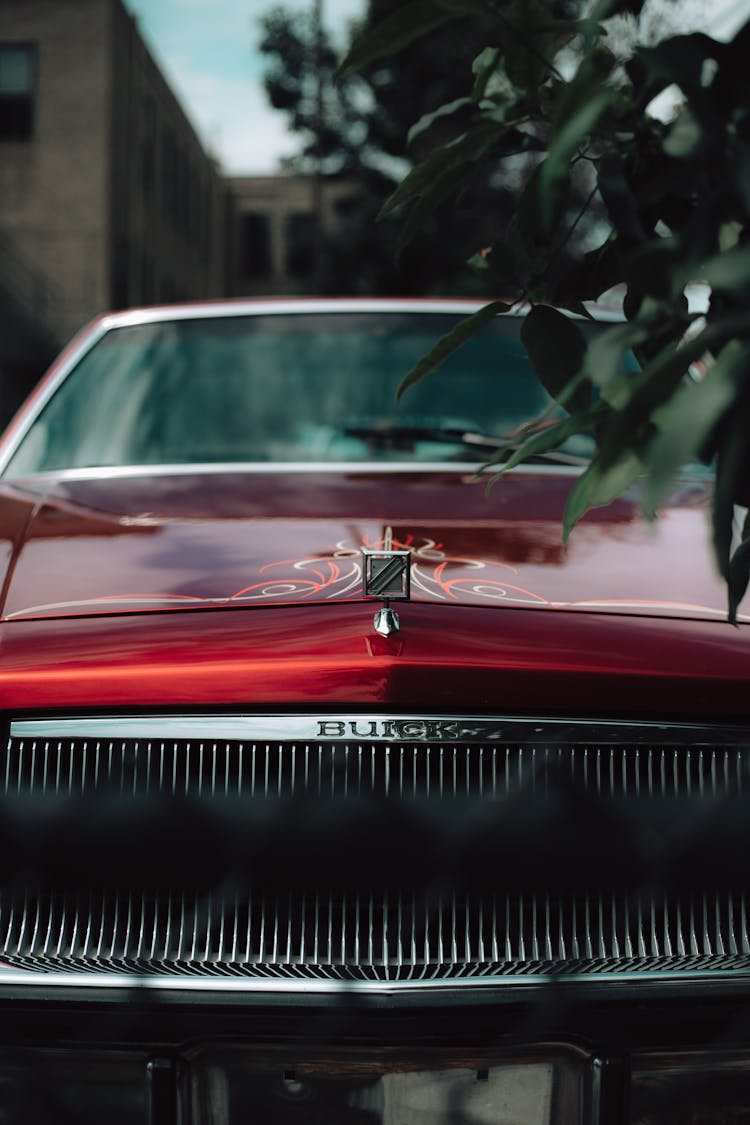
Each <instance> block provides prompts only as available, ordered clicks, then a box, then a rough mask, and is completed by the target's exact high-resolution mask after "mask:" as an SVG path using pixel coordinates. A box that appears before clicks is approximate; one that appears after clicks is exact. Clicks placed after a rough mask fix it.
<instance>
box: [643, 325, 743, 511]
mask: <svg viewBox="0 0 750 1125" xmlns="http://www.w3.org/2000/svg"><path fill="white" fill-rule="evenodd" d="M748 367H750V354H748V351H747V350H744V351H743V350H742V349H741V347H739V345H738V343H737V342H736V341H735V342H734V343H732V344H729V345H727V347H726V348H724V350H723V351H722V353H721V354H720V355H719V357H718V359H717V360H716V362H715V363H713V364H711V366H710V367H709V369H708V371H707V372H706V375H705V376H704V377H703V379H701V380H700V382H697V383H686V384H685V385H684V386H683V387H681V388H680V389H679V390H678V391H677V394H676V395H675V396H674V398H672V399H671V400H670V401H669V402H668V403H667V404H666V406H665V407H664V408H663V409H662V411H660V413H659V416H658V418H657V419H656V422H657V425H658V427H659V429H660V431H661V432H660V434H659V436H658V437H657V438H656V439H655V440H654V442H653V444H652V445H651V447H650V449H649V451H648V458H647V463H648V471H649V477H648V481H647V482H646V487H645V489H644V497H643V505H644V508H645V509H646V512H647V514H649V515H652V514H654V513H655V512H656V510H657V509H658V508H659V507H660V505H661V504H662V503H663V501H664V500H665V499H666V497H667V495H668V493H669V489H670V487H671V485H672V482H673V480H674V477H675V474H676V473H677V472H678V470H679V469H681V468H682V466H683V465H685V464H686V463H687V462H688V461H690V460H691V459H692V458H693V457H695V456H696V455H697V454H698V451H699V450H700V449H701V447H702V446H703V445H704V444H705V442H706V439H707V438H708V436H709V435H710V434H711V432H712V431H713V429H714V428H715V426H716V424H717V423H718V421H719V419H720V418H721V417H722V416H723V415H724V414H725V413H726V411H727V410H728V409H729V408H730V406H731V404H732V402H733V400H734V396H735V395H736V393H737V389H738V387H739V385H740V382H741V379H742V376H743V375H744V374H746V372H747V370H748Z"/></svg>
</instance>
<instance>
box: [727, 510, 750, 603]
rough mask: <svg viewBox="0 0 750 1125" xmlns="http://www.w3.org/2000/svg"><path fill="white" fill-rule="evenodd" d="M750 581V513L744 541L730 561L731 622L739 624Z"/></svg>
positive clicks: (745, 527)
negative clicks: (739, 613)
mask: <svg viewBox="0 0 750 1125" xmlns="http://www.w3.org/2000/svg"><path fill="white" fill-rule="evenodd" d="M748 583H750V514H748V515H747V516H746V517H745V526H744V527H743V529H742V542H741V543H740V545H739V547H737V549H736V551H735V552H734V554H733V555H732V558H731V560H730V562H729V581H728V584H727V585H728V594H729V624H730V625H736V624H737V610H738V609H739V605H740V602H741V601H742V599H743V598H744V596H745V593H746V591H747V587H748Z"/></svg>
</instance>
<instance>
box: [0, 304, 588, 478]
mask: <svg viewBox="0 0 750 1125" xmlns="http://www.w3.org/2000/svg"><path fill="white" fill-rule="evenodd" d="M461 319H462V316H461V314H458V313H457V314H455V315H446V314H444V313H439V314H433V313H417V312H396V313H388V312H378V313H372V312H369V313H368V312H353V313H283V314H269V315H265V314H263V315H251V316H246V315H243V316H220V317H205V318H199V319H178V320H171V321H170V320H167V321H161V322H157V323H152V324H142V325H134V326H127V327H121V328H116V329H113V330H111V331H110V332H108V333H107V334H106V335H105V336H104V337H102V339H101V340H99V341H98V342H97V343H96V344H95V345H94V347H93V348H92V349H91V350H90V351H89V352H88V353H87V354H86V355H85V356H84V357H83V359H81V360H80V362H79V363H78V364H77V366H76V367H75V368H74V369H73V370H72V371H71V372H70V374H69V376H68V377H67V379H66V380H65V382H64V383H63V384H62V385H61V387H60V388H59V389H58V390H57V391H56V392H55V394H54V395H53V396H52V398H51V399H50V400H49V402H48V403H47V404H46V406H45V407H44V408H43V410H42V411H41V413H40V414H39V416H38V417H37V419H36V420H35V421H34V423H33V424H32V425H31V427H30V429H29V431H28V433H27V434H26V436H25V437H24V439H23V441H22V442H21V444H20V445H19V447H18V449H17V450H16V452H15V454H14V456H13V458H12V459H11V461H10V463H9V465H8V467H7V469H6V471H5V474H4V475H6V476H21V475H27V474H30V473H36V472H45V471H50V470H61V469H71V468H83V467H91V466H129V465H174V464H192V463H201V462H220V463H231V462H254V461H271V462H273V461H276V462H299V461H303V462H305V461H306V462H341V461H343V462H358V461H372V460H404V459H406V458H407V457H408V459H410V460H411V459H416V460H418V461H446V460H448V461H450V460H456V461H467V460H469V461H471V460H473V461H476V462H478V463H480V462H481V461H483V460H486V459H487V458H488V456H489V453H490V452H491V451H488V449H487V446H486V445H482V444H481V443H480V444H472V441H471V437H472V436H476V435H482V434H483V435H492V436H496V437H502V436H503V435H506V434H508V433H509V432H511V431H512V430H513V429H514V428H516V427H517V426H519V425H520V424H521V423H523V422H524V421H526V420H528V419H530V418H532V417H534V416H535V415H537V414H538V413H539V412H540V411H541V410H543V409H544V408H545V406H547V405H548V404H549V398H548V396H547V394H546V392H545V391H544V389H543V387H542V386H541V384H540V383H539V382H538V380H537V379H536V377H535V375H534V374H533V371H532V368H531V364H530V361H529V359H528V357H527V355H526V353H525V351H524V349H523V346H522V344H521V341H520V334H519V330H520V325H521V323H522V321H521V318H519V317H505V318H503V317H498V318H497V319H496V320H495V321H494V322H493V323H491V324H490V325H488V326H487V327H485V328H484V329H483V330H482V331H481V332H480V333H479V334H478V335H477V336H475V337H474V338H473V339H472V340H470V341H469V342H468V343H467V344H466V345H465V346H464V347H462V348H461V349H459V351H458V352H457V353H455V354H454V355H453V356H452V357H451V358H450V359H449V360H448V362H447V363H446V364H445V366H444V367H443V368H442V369H441V370H440V371H438V372H437V373H435V374H433V375H430V376H429V377H428V378H427V379H425V380H424V381H423V382H422V383H420V384H418V385H417V386H415V387H413V388H412V389H410V390H409V391H407V393H406V394H405V395H404V397H403V399H402V401H401V402H400V403H399V404H397V403H396V391H397V388H398V386H399V383H400V382H401V380H402V378H403V376H404V375H405V374H406V372H407V371H408V370H409V369H410V368H411V367H412V366H413V364H414V363H415V362H416V361H417V360H418V359H419V358H420V356H422V355H423V354H424V353H425V352H427V351H428V350H429V348H430V347H432V345H433V344H434V343H435V340H436V339H437V338H438V337H439V336H441V335H442V334H444V333H445V332H447V331H450V329H451V328H453V327H454V326H455V325H456V324H457V323H458V322H459V321H460V320H461ZM602 327H605V326H604V325H601V326H600V325H589V324H586V323H585V324H584V328H585V330H586V332H587V334H588V333H590V332H591V331H596V330H600V329H601V328H602ZM467 439H468V440H467ZM566 448H568V449H569V452H572V453H574V454H576V455H583V456H586V455H588V454H589V453H590V452H591V443H590V440H589V438H588V437H587V436H586V435H583V436H580V437H578V438H576V439H573V444H572V445H571V446H570V447H566Z"/></svg>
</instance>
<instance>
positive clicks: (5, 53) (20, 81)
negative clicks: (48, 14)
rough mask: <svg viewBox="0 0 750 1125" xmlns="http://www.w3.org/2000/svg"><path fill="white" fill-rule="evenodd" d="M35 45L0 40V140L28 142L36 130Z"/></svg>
mask: <svg viewBox="0 0 750 1125" xmlns="http://www.w3.org/2000/svg"><path fill="white" fill-rule="evenodd" d="M35 85H36V48H35V47H34V46H31V45H28V44H26V45H25V44H21V43H12V44H10V43H0V140H2V141H28V140H29V139H30V138H31V136H32V133H33V131H34V88H35Z"/></svg>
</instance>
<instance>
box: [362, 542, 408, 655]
mask: <svg viewBox="0 0 750 1125" xmlns="http://www.w3.org/2000/svg"><path fill="white" fill-rule="evenodd" d="M392 542H393V533H392V532H391V529H390V528H386V535H385V537H384V544H385V545H384V547H383V550H382V551H369V550H367V549H366V548H363V549H362V589H363V593H364V595H365V597H366V598H382V599H383V608H382V609H379V610H378V612H377V613H376V614H375V617H374V619H373V625H374V627H375V632H376V633H379V634H380V636H381V637H390V636H392V635H393V634H394V633H397V632H398V630H399V628H400V625H401V623H400V621H399V618H398V614H397V613H396V611H395V610H393V609H391V607H390V602H392V601H400V602H406V601H408V600H409V598H410V597H411V551H394V550H392V549H391V546H390V544H391V543H392Z"/></svg>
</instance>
